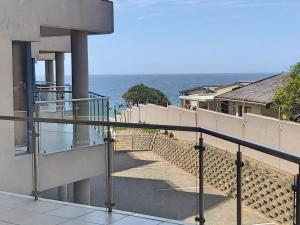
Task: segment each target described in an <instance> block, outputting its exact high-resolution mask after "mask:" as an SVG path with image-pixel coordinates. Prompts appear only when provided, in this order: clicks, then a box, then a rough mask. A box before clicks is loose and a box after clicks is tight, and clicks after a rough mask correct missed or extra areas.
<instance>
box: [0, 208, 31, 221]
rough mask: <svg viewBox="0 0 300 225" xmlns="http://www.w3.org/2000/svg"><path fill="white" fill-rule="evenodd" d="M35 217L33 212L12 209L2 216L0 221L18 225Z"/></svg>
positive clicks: (0, 215)
mask: <svg viewBox="0 0 300 225" xmlns="http://www.w3.org/2000/svg"><path fill="white" fill-rule="evenodd" d="M34 215H35V213H33V212H29V211H26V210H22V209H12V210H9V211H7V212H4V213H1V214H0V221H2V222H8V223H16V222H17V221H21V220H23V219H27V218H31V217H33V216H34Z"/></svg>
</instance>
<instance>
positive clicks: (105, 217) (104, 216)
mask: <svg viewBox="0 0 300 225" xmlns="http://www.w3.org/2000/svg"><path fill="white" fill-rule="evenodd" d="M125 217H127V216H126V215H123V214H119V213H112V214H109V213H107V212H105V211H95V212H92V213H90V214H87V215H85V216H81V217H79V218H77V220H82V221H88V222H92V223H97V224H111V223H112V222H115V221H118V220H120V219H123V218H125Z"/></svg>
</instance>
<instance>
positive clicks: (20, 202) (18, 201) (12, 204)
mask: <svg viewBox="0 0 300 225" xmlns="http://www.w3.org/2000/svg"><path fill="white" fill-rule="evenodd" d="M32 201H33V200H32V199H29V198H21V197H15V196H9V197H8V198H6V199H4V200H1V201H0V205H3V206H5V207H8V208H17V207H21V206H24V205H26V204H29V203H30V202H32Z"/></svg>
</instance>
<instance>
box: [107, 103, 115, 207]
mask: <svg viewBox="0 0 300 225" xmlns="http://www.w3.org/2000/svg"><path fill="white" fill-rule="evenodd" d="M106 113H107V121H109V102H107V112H106ZM105 142H106V144H107V148H106V150H107V152H106V155H107V157H106V179H107V182H106V203H105V204H106V207H107V210H108V212H110V213H111V212H112V210H113V207H114V205H115V204H114V203H113V176H112V173H113V154H114V151H113V142H114V140H113V139H112V136H111V130H110V126H107V138H106V139H105Z"/></svg>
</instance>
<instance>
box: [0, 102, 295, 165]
mask: <svg viewBox="0 0 300 225" xmlns="http://www.w3.org/2000/svg"><path fill="white" fill-rule="evenodd" d="M78 100H82V101H86V100H87V99H78ZM50 102H51V101H50ZM54 102H56V101H54ZM58 102H59V101H58ZM41 103H45V102H41ZM0 120H13V121H28V122H40V123H60V124H77V125H95V126H111V127H124V128H141V129H160V130H176V131H187V132H199V133H203V134H207V135H210V136H213V137H216V138H220V139H223V140H225V141H229V142H232V143H235V144H237V145H241V146H244V147H247V148H251V149H253V150H257V151H259V152H262V153H266V154H268V155H272V156H274V157H277V158H280V159H283V160H287V161H289V162H293V163H296V164H300V157H298V156H295V155H292V154H289V153H285V152H282V151H281V150H279V149H276V148H271V147H267V146H265V145H260V144H255V143H253V142H250V141H247V140H245V139H242V138H238V137H234V136H230V135H226V134H223V133H220V132H216V131H213V130H210V129H206V128H202V127H191V126H174V125H161V124H144V123H143V124H142V123H123V122H110V121H87V120H69V119H52V118H26V117H15V116H0Z"/></svg>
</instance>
